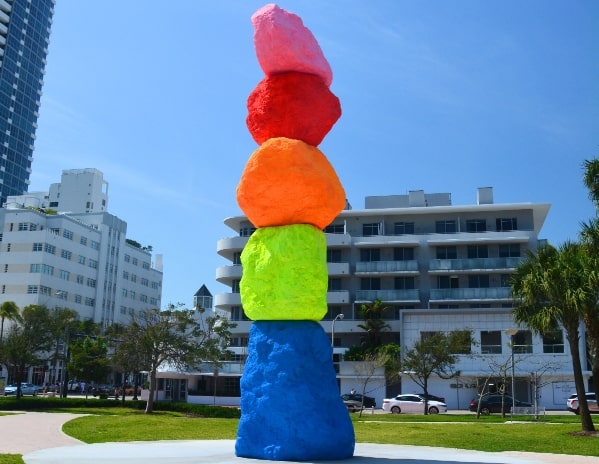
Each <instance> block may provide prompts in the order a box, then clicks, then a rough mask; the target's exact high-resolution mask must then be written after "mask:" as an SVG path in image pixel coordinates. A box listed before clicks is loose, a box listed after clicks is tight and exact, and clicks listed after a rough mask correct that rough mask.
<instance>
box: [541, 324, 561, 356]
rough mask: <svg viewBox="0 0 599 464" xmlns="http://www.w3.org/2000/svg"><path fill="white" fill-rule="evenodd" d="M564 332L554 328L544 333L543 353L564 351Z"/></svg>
mask: <svg viewBox="0 0 599 464" xmlns="http://www.w3.org/2000/svg"><path fill="white" fill-rule="evenodd" d="M563 352H564V333H563V332H562V331H561V330H554V331H551V332H548V333H546V334H544V335H543V353H563Z"/></svg>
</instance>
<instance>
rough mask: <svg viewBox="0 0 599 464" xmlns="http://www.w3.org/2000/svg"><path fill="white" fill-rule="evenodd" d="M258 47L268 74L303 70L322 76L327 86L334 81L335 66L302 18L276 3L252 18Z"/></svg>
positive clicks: (258, 52)
mask: <svg viewBox="0 0 599 464" xmlns="http://www.w3.org/2000/svg"><path fill="white" fill-rule="evenodd" d="M252 24H253V26H254V46H255V48H256V55H257V57H258V63H260V67H261V68H262V70H263V71H264V74H266V75H267V76H271V75H273V74H277V73H281V72H287V71H299V72H305V73H309V74H316V75H318V76H321V77H322V79H323V80H324V83H325V84H326V85H327V86H330V85H331V82H332V81H333V72H332V71H331V66H330V65H329V63H328V61H327V60H326V58H325V57H324V54H323V53H322V50H321V49H320V46H319V45H318V42H317V41H316V39H315V38H314V36H313V35H312V32H310V30H309V29H307V28H306V27H305V26H304V23H303V22H302V19H301V18H300V17H299V16H297V15H295V14H293V13H289V12H288V11H285V10H284V9H282V8H279V7H278V6H277V5H275V4H274V3H269V4H268V5H265V6H263V7H262V8H260V9H259V10H258V11H256V12H255V13H254V14H253V15H252Z"/></svg>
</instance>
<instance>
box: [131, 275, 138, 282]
mask: <svg viewBox="0 0 599 464" xmlns="http://www.w3.org/2000/svg"><path fill="white" fill-rule="evenodd" d="M131 282H137V275H136V274H131Z"/></svg>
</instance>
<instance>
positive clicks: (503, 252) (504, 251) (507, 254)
mask: <svg viewBox="0 0 599 464" xmlns="http://www.w3.org/2000/svg"><path fill="white" fill-rule="evenodd" d="M499 257H500V258H519V257H520V244H519V243H513V244H510V245H499Z"/></svg>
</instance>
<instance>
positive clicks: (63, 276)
mask: <svg viewBox="0 0 599 464" xmlns="http://www.w3.org/2000/svg"><path fill="white" fill-rule="evenodd" d="M70 276H71V273H70V272H69V271H65V270H64V269H61V270H60V278H61V279H62V280H69V277H70Z"/></svg>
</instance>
